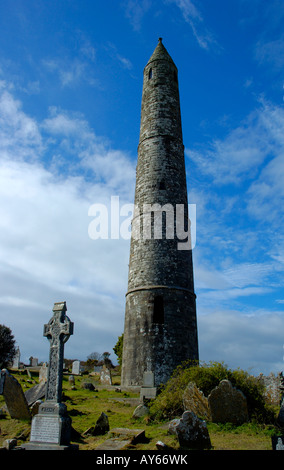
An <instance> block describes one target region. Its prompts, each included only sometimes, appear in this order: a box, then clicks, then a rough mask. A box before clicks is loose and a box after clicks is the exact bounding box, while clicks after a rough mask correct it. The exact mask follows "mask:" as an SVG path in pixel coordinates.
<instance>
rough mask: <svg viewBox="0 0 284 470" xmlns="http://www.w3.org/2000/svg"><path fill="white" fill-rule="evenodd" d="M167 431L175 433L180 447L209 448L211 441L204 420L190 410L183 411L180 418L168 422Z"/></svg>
mask: <svg viewBox="0 0 284 470" xmlns="http://www.w3.org/2000/svg"><path fill="white" fill-rule="evenodd" d="M169 432H170V433H171V434H176V435H177V437H178V440H179V444H180V447H181V448H184V449H199V450H202V449H210V448H211V441H210V436H209V432H208V429H207V426H206V422H205V421H203V420H202V419H199V418H198V417H197V416H196V415H195V414H194V413H193V412H192V411H185V412H184V413H183V415H182V417H181V419H175V420H172V421H171V422H170V425H169Z"/></svg>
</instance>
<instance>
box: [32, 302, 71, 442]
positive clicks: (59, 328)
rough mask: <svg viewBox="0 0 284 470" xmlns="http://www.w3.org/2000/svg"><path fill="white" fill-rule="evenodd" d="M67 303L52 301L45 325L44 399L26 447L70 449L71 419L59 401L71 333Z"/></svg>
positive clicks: (34, 418) (33, 421)
mask: <svg viewBox="0 0 284 470" xmlns="http://www.w3.org/2000/svg"><path fill="white" fill-rule="evenodd" d="M66 310H67V307H66V302H58V303H55V304H54V307H53V316H52V318H51V319H50V321H49V322H48V323H47V324H46V325H44V333H43V335H44V336H46V337H47V338H48V340H49V342H50V353H49V367H48V377H47V385H46V397H45V402H44V403H42V404H41V405H40V406H39V413H38V414H37V415H35V416H34V417H33V419H32V426H31V436H30V443H28V444H25V445H24V446H23V447H24V448H25V449H28V450H67V449H70V448H71V446H70V436H71V418H70V417H69V416H68V414H67V408H66V405H65V404H64V403H61V397H62V376H63V354H64V344H65V343H66V341H67V340H68V339H69V337H70V335H72V334H73V323H72V322H71V321H70V319H69V318H68V317H67V315H66Z"/></svg>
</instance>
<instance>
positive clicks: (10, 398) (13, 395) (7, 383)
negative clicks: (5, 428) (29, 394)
mask: <svg viewBox="0 0 284 470" xmlns="http://www.w3.org/2000/svg"><path fill="white" fill-rule="evenodd" d="M1 382H2V387H1V388H2V389H3V390H2V393H3V395H4V398H5V402H6V405H7V408H8V411H9V413H10V416H11V418H14V419H26V420H30V419H31V413H30V411H29V407H28V404H27V400H26V398H25V395H24V392H23V390H22V387H21V385H20V384H19V382H18V381H17V379H15V377H13V376H12V375H11V374H9V372H8V371H7V369H3V370H2V371H1Z"/></svg>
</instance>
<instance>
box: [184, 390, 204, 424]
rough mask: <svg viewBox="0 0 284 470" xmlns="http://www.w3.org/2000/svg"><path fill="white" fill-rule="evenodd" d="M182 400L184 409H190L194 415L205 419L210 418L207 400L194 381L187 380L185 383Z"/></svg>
mask: <svg viewBox="0 0 284 470" xmlns="http://www.w3.org/2000/svg"><path fill="white" fill-rule="evenodd" d="M182 401H183V407H184V410H185V411H192V412H193V413H194V414H196V416H198V417H199V418H203V419H205V420H207V421H208V420H210V419H211V412H210V408H209V405H208V400H207V398H206V397H205V396H204V395H203V392H202V391H201V390H199V388H197V386H196V384H195V383H194V382H189V384H188V385H187V387H186V389H185V391H184V394H183V397H182Z"/></svg>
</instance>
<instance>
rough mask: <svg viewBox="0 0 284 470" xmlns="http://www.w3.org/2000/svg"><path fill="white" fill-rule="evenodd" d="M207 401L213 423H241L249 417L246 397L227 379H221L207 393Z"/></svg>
mask: <svg viewBox="0 0 284 470" xmlns="http://www.w3.org/2000/svg"><path fill="white" fill-rule="evenodd" d="M208 403H209V407H210V411H211V416H212V421H213V422H214V423H232V424H236V425H241V424H243V423H246V422H247V421H248V419H249V416H248V407H247V400H246V397H245V396H244V394H243V393H242V392H241V391H240V390H237V389H236V388H235V387H233V386H232V384H231V382H230V381H229V380H221V382H220V384H219V385H218V386H217V387H215V388H214V389H213V390H212V391H211V393H210V394H209V396H208Z"/></svg>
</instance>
